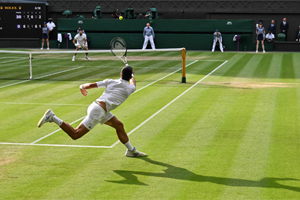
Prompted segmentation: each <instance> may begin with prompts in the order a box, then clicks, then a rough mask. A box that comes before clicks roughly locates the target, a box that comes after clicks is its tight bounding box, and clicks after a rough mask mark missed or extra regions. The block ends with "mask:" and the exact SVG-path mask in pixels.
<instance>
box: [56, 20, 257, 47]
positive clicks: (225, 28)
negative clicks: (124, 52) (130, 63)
mask: <svg viewBox="0 0 300 200" xmlns="http://www.w3.org/2000/svg"><path fill="white" fill-rule="evenodd" d="M148 22H149V21H148V20H140V19H134V20H122V21H120V20H113V19H107V20H104V19H102V20H93V19H65V18H60V19H58V22H57V25H58V33H62V34H64V33H71V34H72V38H73V37H74V36H75V34H76V30H77V28H78V27H79V26H80V27H82V28H83V29H84V30H85V32H86V34H87V36H88V37H89V39H90V43H89V47H90V48H92V49H109V43H110V41H111V40H112V39H113V38H114V37H122V38H124V39H125V41H126V42H127V46H128V48H130V49H141V48H142V45H143V40H144V39H143V29H144V27H145V25H146V23H148ZM151 26H152V27H153V28H154V31H155V44H156V48H178V47H185V48H186V49H187V50H211V47H212V40H213V32H214V31H215V30H216V29H219V31H220V32H221V33H222V36H223V43H224V46H225V47H226V49H227V50H236V49H237V44H236V42H234V41H233V36H234V35H242V37H241V40H240V50H244V47H245V46H246V48H247V50H253V33H254V22H253V20H179V19H175V20H154V22H153V23H151ZM61 47H62V48H65V47H66V39H65V38H64V37H63V43H62V45H61ZM69 47H70V48H74V46H73V44H72V41H69Z"/></svg>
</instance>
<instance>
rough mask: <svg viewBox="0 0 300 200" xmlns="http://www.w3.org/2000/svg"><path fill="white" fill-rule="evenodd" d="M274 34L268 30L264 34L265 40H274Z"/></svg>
mask: <svg viewBox="0 0 300 200" xmlns="http://www.w3.org/2000/svg"><path fill="white" fill-rule="evenodd" d="M274 39H275V35H274V34H273V33H272V31H271V30H269V33H268V34H267V35H266V40H267V42H274Z"/></svg>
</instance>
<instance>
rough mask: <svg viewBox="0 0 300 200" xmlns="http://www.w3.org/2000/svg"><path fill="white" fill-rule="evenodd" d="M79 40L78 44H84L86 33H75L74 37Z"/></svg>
mask: <svg viewBox="0 0 300 200" xmlns="http://www.w3.org/2000/svg"><path fill="white" fill-rule="evenodd" d="M74 38H75V39H76V41H77V43H78V44H80V45H84V41H85V40H86V34H84V33H82V35H80V34H79V33H78V34H77V35H75V37H74Z"/></svg>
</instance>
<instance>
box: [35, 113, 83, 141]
mask: <svg viewBox="0 0 300 200" xmlns="http://www.w3.org/2000/svg"><path fill="white" fill-rule="evenodd" d="M83 118H85V116H84V117H81V118H79V119H77V120H75V121H73V122H72V123H70V125H72V124H74V123H76V122H78V121H79V120H82V119H83ZM58 131H61V129H60V128H59V129H57V130H55V131H53V132H52V133H49V134H48V135H45V136H44V137H41V138H39V139H37V140H36V141H34V142H31V143H30V144H35V143H37V142H39V141H41V140H42V139H45V138H46V137H49V136H50V135H53V134H54V133H56V132H58Z"/></svg>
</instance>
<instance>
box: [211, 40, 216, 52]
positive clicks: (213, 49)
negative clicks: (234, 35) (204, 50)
mask: <svg viewBox="0 0 300 200" xmlns="http://www.w3.org/2000/svg"><path fill="white" fill-rule="evenodd" d="M216 44H217V41H216V40H214V42H213V46H212V50H211V51H212V52H214V51H215V47H216Z"/></svg>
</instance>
